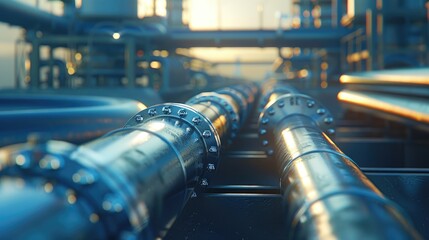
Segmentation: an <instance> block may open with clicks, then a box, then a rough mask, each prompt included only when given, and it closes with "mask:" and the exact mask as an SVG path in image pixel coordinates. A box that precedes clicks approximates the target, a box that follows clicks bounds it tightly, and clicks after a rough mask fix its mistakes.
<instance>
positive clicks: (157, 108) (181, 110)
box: [125, 103, 221, 186]
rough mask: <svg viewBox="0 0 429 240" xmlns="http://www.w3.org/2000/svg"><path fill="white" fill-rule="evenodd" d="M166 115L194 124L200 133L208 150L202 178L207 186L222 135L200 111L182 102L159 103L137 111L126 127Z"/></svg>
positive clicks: (217, 156)
mask: <svg viewBox="0 0 429 240" xmlns="http://www.w3.org/2000/svg"><path fill="white" fill-rule="evenodd" d="M165 117H168V118H174V119H176V120H178V121H184V122H186V123H187V124H186V125H187V126H192V127H193V128H194V129H195V130H196V131H197V132H198V134H199V135H200V138H201V139H202V141H203V143H204V146H205V152H206V155H205V156H204V159H203V164H204V166H203V168H204V170H203V174H202V176H201V178H200V185H201V186H206V185H207V184H206V182H207V181H208V180H207V179H209V178H211V177H212V176H213V174H214V172H215V170H216V168H217V165H218V162H219V156H220V149H221V143H220V137H219V135H218V133H217V131H216V130H215V127H214V126H213V124H212V123H211V122H210V120H209V119H208V118H206V117H205V116H204V115H202V114H201V113H200V112H198V111H197V110H195V109H193V108H192V107H190V106H188V105H185V104H181V103H165V104H159V105H154V106H152V107H149V108H147V109H145V110H143V111H141V112H139V113H137V114H136V115H135V116H134V117H133V118H131V119H130V120H129V121H128V122H127V123H126V124H125V127H138V126H139V125H140V124H143V123H145V122H149V121H153V120H155V119H157V118H165ZM179 126H180V125H178V127H179Z"/></svg>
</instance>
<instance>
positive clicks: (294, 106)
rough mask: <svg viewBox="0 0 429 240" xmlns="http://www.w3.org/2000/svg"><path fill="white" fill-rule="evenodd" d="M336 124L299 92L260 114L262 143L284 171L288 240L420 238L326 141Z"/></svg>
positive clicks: (347, 159) (282, 183)
mask: <svg viewBox="0 0 429 240" xmlns="http://www.w3.org/2000/svg"><path fill="white" fill-rule="evenodd" d="M332 120H333V119H332V117H331V115H330V114H329V111H327V110H326V108H324V107H322V106H321V105H320V104H319V103H318V102H317V101H316V100H314V99H312V98H311V97H309V96H306V95H302V94H296V93H291V94H286V95H283V96H280V97H277V98H276V99H275V100H273V101H271V102H270V103H268V104H267V105H266V106H265V108H264V110H263V111H262V112H261V115H260V119H259V124H260V129H259V132H260V136H261V139H262V144H263V145H265V146H266V147H267V153H268V154H271V155H273V156H274V158H275V160H276V161H277V163H278V166H279V168H280V176H281V177H280V186H281V193H282V197H283V201H284V205H285V209H286V216H285V218H286V223H287V227H288V230H289V231H288V232H290V236H289V238H290V239H328V238H335V239H421V237H420V236H419V234H418V233H417V232H416V230H415V229H414V228H413V227H412V226H411V224H410V222H409V219H407V218H406V217H405V215H404V214H403V212H402V211H401V210H400V208H399V207H398V206H397V205H396V204H394V203H393V202H391V201H390V200H388V199H387V198H385V197H384V196H383V195H382V193H381V192H380V191H379V190H378V189H377V188H376V187H375V186H374V185H373V184H372V183H371V182H370V181H369V180H368V178H367V177H366V176H365V175H364V174H363V173H362V172H361V170H360V169H359V167H358V166H357V165H356V164H355V163H354V162H353V160H351V159H350V158H349V157H348V156H346V155H345V154H344V153H343V152H341V150H340V149H339V148H338V147H337V146H336V145H335V144H334V142H333V141H332V140H331V139H330V138H329V137H328V135H327V134H326V133H328V134H329V129H331V128H328V127H327V126H326V125H332ZM323 130H325V131H323Z"/></svg>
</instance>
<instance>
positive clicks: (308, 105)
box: [258, 93, 335, 155]
mask: <svg viewBox="0 0 429 240" xmlns="http://www.w3.org/2000/svg"><path fill="white" fill-rule="evenodd" d="M291 114H301V115H305V116H308V117H310V118H311V119H313V121H314V122H315V123H316V124H317V125H318V126H319V127H320V129H321V130H322V131H323V132H324V133H326V134H328V135H330V136H332V135H334V134H335V123H334V118H333V117H332V115H331V113H330V112H329V111H328V110H327V109H326V108H325V107H323V105H321V104H320V103H319V102H317V101H316V100H314V99H313V98H311V97H309V96H307V95H304V94H297V93H291V94H285V95H283V96H281V97H279V98H278V99H276V100H275V101H272V102H270V103H268V104H267V106H266V107H265V108H264V109H263V111H262V112H261V114H260V115H259V121H258V123H259V136H260V139H262V140H261V144H262V146H263V147H265V148H266V153H267V154H268V155H273V153H274V146H273V143H272V142H270V140H271V141H272V139H274V135H273V131H274V129H275V127H276V126H277V125H278V124H279V123H280V122H281V121H282V120H283V119H284V118H285V117H287V116H289V115H291Z"/></svg>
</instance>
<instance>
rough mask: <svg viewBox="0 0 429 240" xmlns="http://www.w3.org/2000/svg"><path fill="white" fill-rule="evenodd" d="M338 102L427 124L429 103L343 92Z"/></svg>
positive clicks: (376, 94) (418, 100)
mask: <svg viewBox="0 0 429 240" xmlns="http://www.w3.org/2000/svg"><path fill="white" fill-rule="evenodd" d="M337 97H338V100H340V101H342V102H346V103H350V104H354V105H359V106H362V107H366V108H370V109H374V110H378V111H382V112H386V113H390V114H394V115H397V116H401V117H405V118H408V119H412V120H415V121H418V122H422V123H427V124H429V101H428V100H427V99H425V100H424V99H418V98H407V97H401V96H393V95H387V94H379V93H365V94H363V93H359V92H356V91H350V90H343V91H341V92H340V93H339V94H338V96H337Z"/></svg>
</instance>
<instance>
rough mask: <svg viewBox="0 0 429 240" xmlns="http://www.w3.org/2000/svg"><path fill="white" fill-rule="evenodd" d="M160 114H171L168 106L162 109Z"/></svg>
mask: <svg viewBox="0 0 429 240" xmlns="http://www.w3.org/2000/svg"><path fill="white" fill-rule="evenodd" d="M162 112H163V113H164V114H171V108H170V107H169V106H165V107H163V108H162Z"/></svg>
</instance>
